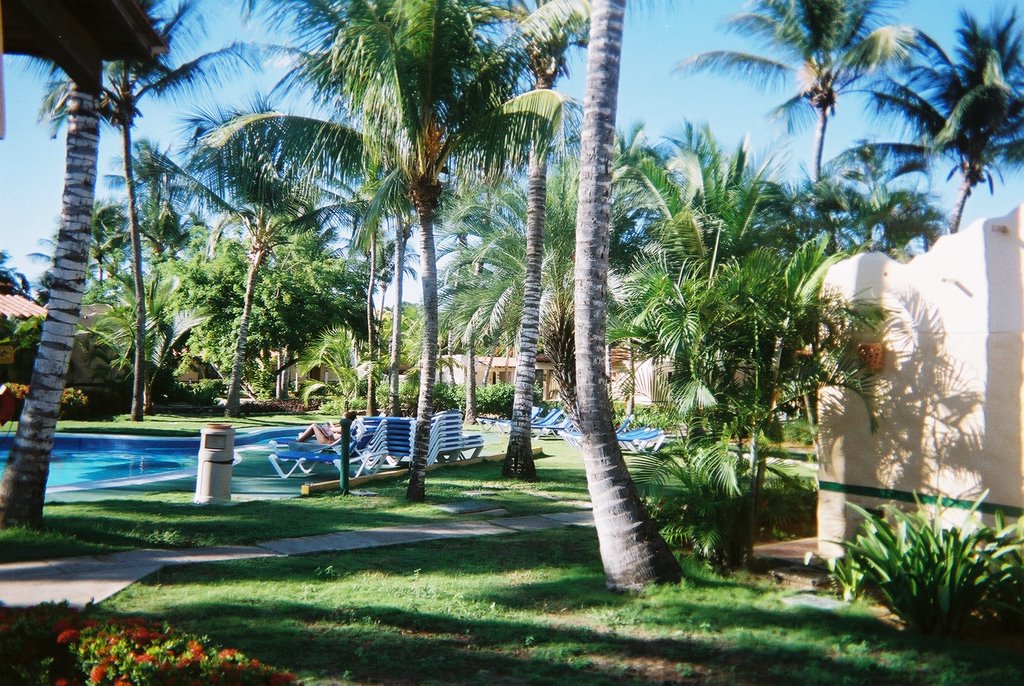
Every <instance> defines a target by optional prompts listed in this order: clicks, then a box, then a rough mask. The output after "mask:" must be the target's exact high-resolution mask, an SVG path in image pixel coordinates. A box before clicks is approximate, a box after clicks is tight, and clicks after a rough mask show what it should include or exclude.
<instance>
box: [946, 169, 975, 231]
mask: <svg viewBox="0 0 1024 686" xmlns="http://www.w3.org/2000/svg"><path fill="white" fill-rule="evenodd" d="M972 188H974V184H972V183H971V180H970V179H969V178H968V177H967V175H966V174H965V175H964V177H963V180H962V181H960V190H959V191H958V192H957V195H956V203H955V204H954V205H953V212H952V213H950V215H949V233H956V232H957V231H959V230H960V220H961V219H962V218H963V216H964V205H966V204H967V198H969V197H971V189H972Z"/></svg>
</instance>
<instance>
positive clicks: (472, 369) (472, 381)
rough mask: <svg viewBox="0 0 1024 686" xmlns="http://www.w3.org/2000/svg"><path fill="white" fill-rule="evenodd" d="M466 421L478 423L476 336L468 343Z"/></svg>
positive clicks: (471, 337)
mask: <svg viewBox="0 0 1024 686" xmlns="http://www.w3.org/2000/svg"><path fill="white" fill-rule="evenodd" d="M466 423H467V424H476V336H470V338H469V342H468V343H467V344H466Z"/></svg>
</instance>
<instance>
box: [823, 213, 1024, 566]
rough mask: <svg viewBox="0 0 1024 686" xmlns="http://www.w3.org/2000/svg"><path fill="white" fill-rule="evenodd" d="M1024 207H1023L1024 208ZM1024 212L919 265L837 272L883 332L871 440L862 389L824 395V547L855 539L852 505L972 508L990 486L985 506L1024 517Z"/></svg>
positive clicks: (941, 245) (876, 261) (974, 231)
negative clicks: (872, 306)
mask: <svg viewBox="0 0 1024 686" xmlns="http://www.w3.org/2000/svg"><path fill="white" fill-rule="evenodd" d="M1020 212H1024V208H1022V210H1019V211H1018V213H1020ZM1022 224H1024V222H1022V221H1020V216H1019V215H1018V216H1014V215H1011V216H1010V217H1006V218H1002V219H997V220H989V221H987V222H985V223H984V225H982V224H981V223H977V224H975V225H973V226H971V227H970V228H969V229H967V230H966V231H965V232H963V233H960V234H957V235H955V236H949V237H946V238H943V239H942V240H941V241H939V242H938V243H937V244H936V245H935V247H934V248H933V249H932V251H931V252H929V253H927V254H925V255H922V256H919V257H917V258H915V259H914V260H913V261H912V262H911V263H909V264H906V265H904V264H899V263H897V262H895V261H893V260H891V259H889V258H888V257H886V256H884V255H881V254H877V253H869V254H863V255H859V256H857V257H854V258H852V259H850V260H846V261H844V262H843V263H840V264H839V265H837V266H836V267H835V268H834V269H833V270H832V272H831V273H830V274H829V283H830V284H831V285H833V286H835V287H837V288H838V289H839V290H841V291H842V292H843V293H844V295H846V296H847V297H854V298H857V299H863V300H869V301H873V302H880V303H881V304H882V306H883V307H885V308H886V310H888V312H889V313H890V318H889V322H888V326H887V328H886V330H885V332H884V335H883V343H884V347H885V350H886V353H885V364H884V369H883V371H882V372H881V374H880V378H879V382H880V383H879V384H878V391H879V392H878V398H877V405H876V407H875V413H876V416H877V418H878V428H877V431H876V432H874V433H872V432H871V430H870V421H869V416H868V412H867V410H866V409H865V408H864V406H863V403H862V401H861V400H860V399H858V398H856V397H854V396H852V394H849V393H844V392H841V391H839V390H837V389H829V390H828V391H826V392H824V393H823V394H822V398H821V430H820V433H819V440H820V454H821V458H822V462H821V466H820V474H819V476H820V481H821V493H820V496H819V509H818V514H819V540H820V541H821V543H820V545H819V547H820V549H821V552H822V553H823V554H826V555H835V554H838V553H839V550H840V549H839V548H838V547H837V546H835V545H834V544H830V542H832V541H836V540H840V539H842V538H844V537H848V536H850V535H852V534H853V533H854V532H855V530H856V525H857V522H856V521H854V520H853V519H852V517H851V515H852V513H851V512H850V511H849V508H847V506H846V502H847V500H850V501H853V502H857V503H858V504H861V505H864V506H867V507H877V506H878V505H880V504H881V503H883V502H886V501H896V502H902V503H907V502H910V503H913V500H914V495H915V494H919V495H921V496H923V499H924V500H925V501H926V502H929V501H934V498H931V499H930V498H929V496H939V497H943V498H946V499H952V500H953V501H957V502H954V503H953V504H954V505H957V507H949V508H946V509H945V510H944V517H945V518H946V519H947V521H949V522H950V523H956V522H958V521H962V520H963V517H964V515H965V509H964V507H962V506H963V505H965V504H966V503H968V502H970V501H974V500H976V499H977V498H979V497H981V496H982V495H983V494H985V493H986V492H988V496H987V498H986V501H985V502H986V506H985V507H984V508H983V511H988V512H991V511H993V510H994V509H996V508H999V509H1003V510H1004V511H1005V512H1006V513H1007V514H1010V515H1014V516H1019V515H1020V513H1021V507H1022V506H1024V468H1022V452H1024V446H1022V437H1021V431H1022V428H1024V427H1022V421H1021V418H1022V410H1024V408H1022V401H1021V396H1022V387H1024V370H1022V358H1024V281H1022V279H1024V268H1022V264H1021V261H1022V258H1024V255H1022V248H1024V240H1022V239H1021V235H1020V231H1021V225H1022Z"/></svg>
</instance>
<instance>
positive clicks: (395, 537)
mask: <svg viewBox="0 0 1024 686" xmlns="http://www.w3.org/2000/svg"><path fill="white" fill-rule="evenodd" d="M565 526H593V516H592V514H591V513H590V512H587V511H575V512H558V513H553V514H546V515H536V516H529V517H502V518H495V519H487V520H474V521H454V520H449V521H443V522H430V523H427V524H414V525H409V526H392V527H382V528H378V529H364V530H360V531H341V532H337V533H331V534H323V535H320V536H303V537H301V538H283V539H278V540H274V541H265V542H263V543H257V544H256V545H252V546H216V547H209V548H190V549H176V550H166V549H165V550H129V551H126V552H121V553H113V554H110V555H94V556H82V557H68V558H63V559H59V560H36V561H32V562H14V563H9V564H0V605H9V606H26V605H35V604H37V603H42V602H46V601H53V602H60V601H62V600H66V601H68V602H69V603H70V604H71V605H73V606H76V607H81V606H83V605H85V604H86V603H88V602H90V601H95V602H99V601H101V600H103V599H104V598H109V597H110V596H112V595H114V594H115V593H117V592H118V591H120V590H122V589H124V588H126V587H128V586H130V585H131V584H133V583H135V582H136V581H138V580H139V579H142V578H143V577H146V576H148V575H150V574H152V573H153V572H155V571H157V570H158V569H160V568H162V567H165V566H172V565H187V564H195V563H200V562H222V561H225V560H250V559H256V558H261V557H279V556H287V555H309V554H313V553H326V552H332V551H344V550H358V549H362V548H377V547H382V546H388V545H401V544H405V543H419V542H420V541H437V540H441V539H445V538H465V537H468V536H495V535H499V534H509V533H515V532H520V531H540V530H543V529H555V528H560V527H565Z"/></svg>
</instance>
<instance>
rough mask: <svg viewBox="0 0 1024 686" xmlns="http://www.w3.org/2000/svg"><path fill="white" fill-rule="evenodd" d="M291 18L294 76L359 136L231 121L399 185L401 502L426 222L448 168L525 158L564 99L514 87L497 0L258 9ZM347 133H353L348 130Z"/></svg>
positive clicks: (424, 412) (426, 382) (416, 465)
mask: <svg viewBox="0 0 1024 686" xmlns="http://www.w3.org/2000/svg"><path fill="white" fill-rule="evenodd" d="M265 6H266V7H267V8H268V11H269V12H270V14H271V16H272V17H273V18H277V19H283V20H287V21H289V22H291V23H292V25H293V26H294V27H295V31H296V33H297V38H298V40H299V42H300V43H301V45H302V47H303V48H304V49H305V50H306V52H305V53H303V55H302V57H301V58H299V64H298V66H297V68H296V73H295V77H296V79H299V80H302V81H303V82H305V83H308V84H311V85H312V86H313V88H314V90H315V92H316V94H317V97H318V99H319V100H320V101H321V102H323V103H325V104H326V103H330V104H337V103H338V101H339V98H340V100H341V101H342V102H344V104H345V110H346V112H347V113H348V116H349V118H350V120H351V121H355V122H356V123H358V125H359V127H360V131H361V133H362V138H361V139H360V140H361V142H362V143H364V145H363V147H362V149H361V150H357V149H356V147H357V146H355V145H354V144H352V141H351V140H350V139H349V138H348V137H347V136H343V135H341V134H340V130H341V125H340V124H339V122H337V121H336V122H321V123H320V124H314V123H312V122H310V120H299V119H295V118H284V117H281V115H277V118H276V121H275V120H274V115H272V114H265V115H263V116H254V117H250V118H249V119H248V120H241V121H239V122H238V124H239V125H246V124H259V123H260V122H262V124H263V125H266V126H276V127H277V128H278V129H279V130H281V131H282V137H283V139H284V143H283V144H282V145H283V148H284V149H286V150H289V151H290V152H292V153H294V154H296V155H297V156H300V158H303V159H306V160H316V161H318V162H319V164H318V165H317V166H318V167H319V168H320V169H322V168H338V167H346V166H347V167H349V168H351V164H352V160H353V158H354V157H355V156H356V155H363V156H364V158H365V159H368V160H370V161H372V162H375V164H370V165H367V166H369V167H371V168H373V167H375V166H379V167H381V168H384V169H388V170H390V172H389V174H388V176H387V178H386V180H385V183H384V184H383V185H382V190H384V189H386V190H387V192H391V188H392V187H393V186H400V187H401V188H402V189H403V190H404V192H405V193H406V194H407V195H408V197H409V199H410V201H411V202H412V204H413V206H414V207H415V208H416V214H417V216H418V219H419V227H420V236H419V252H420V284H421V286H422V289H423V311H424V338H423V354H422V357H421V361H420V395H419V409H418V413H417V431H416V448H415V450H414V455H413V460H412V465H411V467H410V479H409V487H408V490H407V493H406V497H407V498H408V499H409V500H413V501H419V500H423V498H424V497H425V494H424V480H425V477H426V459H427V448H428V440H429V431H430V418H431V416H432V414H433V398H432V395H433V387H434V383H435V379H436V374H437V350H438V345H437V340H438V339H437V336H438V322H437V264H436V251H435V244H434V222H435V216H436V213H437V209H438V206H439V204H440V200H441V196H442V193H443V191H444V187H445V182H446V181H447V179H448V177H449V176H450V175H452V174H458V173H463V172H467V173H468V172H470V171H472V172H474V173H476V172H480V171H483V172H488V171H497V170H500V169H503V168H505V167H506V165H507V164H508V163H509V162H510V161H511V162H516V161H518V159H519V158H522V157H523V156H524V151H525V150H526V147H527V145H528V144H529V143H530V142H531V140H534V139H538V140H539V139H543V138H544V136H541V135H539V134H542V133H546V132H547V129H549V128H550V127H551V125H552V123H553V122H557V119H558V113H559V112H560V110H561V106H562V98H561V97H560V96H558V95H557V94H555V93H553V92H550V91H531V92H529V93H525V94H521V95H517V93H518V92H519V91H520V90H521V89H520V86H521V83H520V82H521V78H522V74H523V73H524V71H523V69H522V62H523V59H524V57H523V54H522V52H521V51H520V50H519V46H518V45H517V44H516V43H515V42H514V41H509V40H499V38H500V35H499V33H500V32H498V31H497V30H496V26H495V24H494V22H495V21H496V20H497V19H498V18H499V17H498V13H497V12H496V9H495V5H494V4H493V3H490V2H485V1H483V0H382V1H381V2H376V3H372V4H370V3H362V2H359V3H347V2H326V3H325V2H321V1H319V0H288V1H286V2H276V3H268V4H266V5H265ZM345 128H346V130H349V131H350V130H351V129H350V128H348V127H345Z"/></svg>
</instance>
